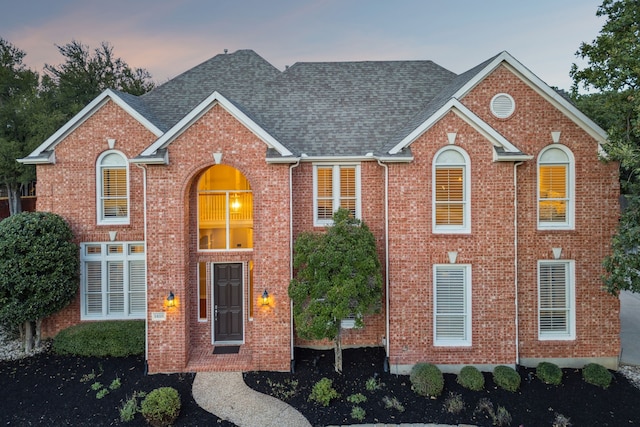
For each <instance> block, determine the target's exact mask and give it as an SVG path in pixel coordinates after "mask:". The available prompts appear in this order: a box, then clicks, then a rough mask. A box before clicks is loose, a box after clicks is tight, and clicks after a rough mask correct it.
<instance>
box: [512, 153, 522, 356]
mask: <svg viewBox="0 0 640 427" xmlns="http://www.w3.org/2000/svg"><path fill="white" fill-rule="evenodd" d="M522 163H523V162H516V163H514V164H513V251H514V263H513V264H514V272H515V276H514V285H515V293H516V295H515V304H516V315H515V322H516V325H515V326H516V331H515V332H516V336H515V340H516V342H515V344H516V366H517V365H519V364H520V330H519V327H518V324H519V318H518V166H520V165H521V164H522Z"/></svg>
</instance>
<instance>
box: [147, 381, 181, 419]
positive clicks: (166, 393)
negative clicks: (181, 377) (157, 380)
mask: <svg viewBox="0 0 640 427" xmlns="http://www.w3.org/2000/svg"><path fill="white" fill-rule="evenodd" d="M140 412H141V413H142V416H143V417H144V419H145V420H147V422H148V423H149V424H151V425H152V426H153V427H166V426H170V425H171V424H173V422H174V421H175V420H176V419H177V418H178V415H179V414H180V395H179V394H178V391H177V390H176V389H175V388H173V387H160V388H157V389H155V390H153V391H151V392H150V393H149V394H148V395H147V397H145V398H144V400H143V401H142V403H141V404H140Z"/></svg>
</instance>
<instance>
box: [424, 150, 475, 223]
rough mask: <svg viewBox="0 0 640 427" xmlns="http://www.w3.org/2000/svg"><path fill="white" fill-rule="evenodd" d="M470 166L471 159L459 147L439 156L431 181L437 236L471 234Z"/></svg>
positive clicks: (435, 161) (436, 158)
mask: <svg viewBox="0 0 640 427" xmlns="http://www.w3.org/2000/svg"><path fill="white" fill-rule="evenodd" d="M469 165H470V161H469V156H468V155H467V153H466V152H465V151H464V150H463V149H461V148H459V147H452V146H448V147H445V148H443V149H441V150H440V151H438V152H437V153H436V155H435V157H434V160H433V177H432V183H433V231H434V232H435V233H469V232H471V203H470V191H469V187H470V185H469V183H470V179H469V169H470V166H469Z"/></svg>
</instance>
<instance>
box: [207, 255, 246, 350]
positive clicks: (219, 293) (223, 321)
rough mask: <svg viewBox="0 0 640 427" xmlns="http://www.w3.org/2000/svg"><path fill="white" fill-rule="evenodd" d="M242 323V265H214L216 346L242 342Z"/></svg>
mask: <svg viewBox="0 0 640 427" xmlns="http://www.w3.org/2000/svg"><path fill="white" fill-rule="evenodd" d="M242 321H243V314H242V264H214V265H213V342H214V344H215V343H224V342H241V341H242V327H243V325H242Z"/></svg>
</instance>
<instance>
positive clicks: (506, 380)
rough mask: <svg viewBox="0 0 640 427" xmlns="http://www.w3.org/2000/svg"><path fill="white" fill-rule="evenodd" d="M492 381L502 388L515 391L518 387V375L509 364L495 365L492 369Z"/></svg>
mask: <svg viewBox="0 0 640 427" xmlns="http://www.w3.org/2000/svg"><path fill="white" fill-rule="evenodd" d="M493 382H495V383H496V385H497V386H498V387H500V388H502V389H505V390H507V391H513V392H515V391H517V390H518V389H519V388H520V375H519V374H518V373H517V372H516V370H515V369H513V368H512V367H510V366H505V365H500V366H496V367H495V368H494V370H493Z"/></svg>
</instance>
